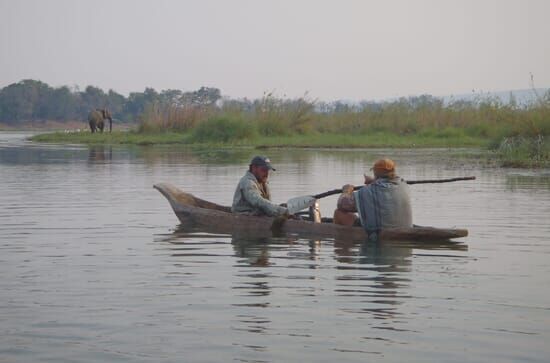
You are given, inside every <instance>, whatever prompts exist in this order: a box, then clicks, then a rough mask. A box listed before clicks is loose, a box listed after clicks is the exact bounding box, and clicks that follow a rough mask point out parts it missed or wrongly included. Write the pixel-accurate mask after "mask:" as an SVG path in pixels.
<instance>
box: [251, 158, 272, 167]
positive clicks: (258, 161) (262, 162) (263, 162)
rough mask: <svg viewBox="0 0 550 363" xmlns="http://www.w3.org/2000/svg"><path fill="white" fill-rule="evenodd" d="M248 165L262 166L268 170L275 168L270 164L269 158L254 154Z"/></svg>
mask: <svg viewBox="0 0 550 363" xmlns="http://www.w3.org/2000/svg"><path fill="white" fill-rule="evenodd" d="M250 165H257V166H263V167H266V168H268V169H270V170H275V168H274V167H273V166H271V160H269V158H267V157H265V156H254V158H252V160H251V161H250Z"/></svg>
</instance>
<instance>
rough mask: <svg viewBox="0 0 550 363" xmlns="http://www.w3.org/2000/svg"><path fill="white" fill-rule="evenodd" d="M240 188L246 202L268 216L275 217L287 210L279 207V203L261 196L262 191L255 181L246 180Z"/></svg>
mask: <svg viewBox="0 0 550 363" xmlns="http://www.w3.org/2000/svg"><path fill="white" fill-rule="evenodd" d="M241 190H242V193H243V196H244V198H245V199H246V200H247V201H248V203H250V204H251V205H252V206H253V207H254V208H258V209H260V210H261V211H262V212H264V213H265V214H266V215H268V216H270V217H276V216H279V215H282V214H285V213H287V212H288V210H287V209H286V208H285V207H281V206H280V205H277V204H275V203H272V202H271V201H270V200H268V199H265V198H264V197H262V193H261V192H260V189H259V188H258V186H257V185H256V184H255V183H252V182H248V183H246V184H245V185H243V187H242V189H241Z"/></svg>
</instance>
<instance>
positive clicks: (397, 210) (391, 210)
mask: <svg viewBox="0 0 550 363" xmlns="http://www.w3.org/2000/svg"><path fill="white" fill-rule="evenodd" d="M355 198H356V202H357V210H358V211H359V214H360V217H361V221H362V223H363V226H364V227H365V229H366V230H367V232H374V231H378V230H380V229H382V228H393V227H412V208H411V199H410V195H409V187H408V185H407V183H406V182H405V181H404V180H403V179H401V178H399V177H396V178H392V179H387V178H379V179H376V181H374V182H373V183H372V184H369V185H367V186H365V187H363V188H361V189H360V190H359V191H358V192H356V194H355Z"/></svg>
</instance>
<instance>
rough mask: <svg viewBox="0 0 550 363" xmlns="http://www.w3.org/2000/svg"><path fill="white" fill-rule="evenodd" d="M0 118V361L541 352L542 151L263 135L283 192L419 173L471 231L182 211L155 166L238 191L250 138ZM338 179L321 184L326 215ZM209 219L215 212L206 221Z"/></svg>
mask: <svg viewBox="0 0 550 363" xmlns="http://www.w3.org/2000/svg"><path fill="white" fill-rule="evenodd" d="M28 135H29V134H28V133H27V134H25V133H7V132H4V133H0V277H1V279H0V298H1V299H0V301H1V304H0V362H233V361H234V362H295V361H301V362H313V361H315V362H336V361H342V362H365V361H385V362H548V361H550V238H549V236H550V171H549V170H537V171H529V170H517V169H499V168H494V167H487V166H484V165H483V164H482V163H480V162H479V160H478V158H476V157H475V155H473V154H472V152H468V151H464V150H463V151H459V152H458V153H457V151H456V150H455V151H449V150H442V149H438V150H382V149H372V150H300V149H289V150H287V149H282V150H281V149H277V150H262V151H261V152H260V153H262V154H267V155H268V156H269V157H270V158H271V159H272V161H273V164H274V166H275V167H276V168H277V171H276V172H275V173H273V174H272V177H271V187H272V194H273V199H274V200H275V201H277V202H284V201H286V200H287V199H288V198H290V197H294V196H298V195H304V194H311V193H320V192H323V191H326V190H330V189H334V188H338V187H341V186H342V185H343V184H345V183H357V184H358V183H360V182H361V181H362V174H363V172H365V171H367V172H368V169H369V168H370V166H371V164H372V163H373V161H374V160H375V159H377V158H378V157H381V156H387V157H391V158H393V159H394V160H395V161H396V162H397V165H398V172H399V174H400V175H401V176H403V177H405V178H407V179H410V180H414V179H428V178H447V177H456V176H466V175H475V176H477V178H478V179H477V180H476V181H474V182H471V181H467V182H458V183H448V184H431V185H426V184H424V185H414V186H411V191H412V197H413V209H414V222H415V223H416V224H420V225H433V226H439V227H453V226H456V227H463V228H468V229H469V231H470V236H469V237H467V238H464V239H462V243H459V244H435V245H434V244H432V245H426V244H419V245H408V244H403V243H402V244H395V243H393V244H392V243H385V244H379V245H373V244H369V243H357V242H351V241H335V240H330V239H327V240H319V241H312V240H308V239H287V238H272V239H263V240H258V239H254V238H252V237H250V238H246V237H242V236H240V237H236V236H235V237H232V236H230V235H213V234H208V233H205V232H201V231H193V230H182V229H181V228H178V225H179V222H178V220H177V218H176V216H175V215H174V214H173V212H172V210H171V208H170V206H169V204H168V202H167V201H166V199H164V197H162V195H161V194H160V193H158V192H157V191H156V190H154V189H153V187H152V186H153V184H154V183H158V182H170V183H172V184H175V185H176V186H178V187H181V188H182V189H184V190H187V191H191V192H193V193H194V194H195V195H197V196H200V197H204V198H206V199H210V200H213V201H218V202H219V203H221V204H230V202H231V198H232V195H233V191H234V187H235V185H236V183H237V181H238V180H239V178H240V177H241V175H242V174H243V173H244V171H245V169H246V168H247V163H248V162H249V160H250V158H251V157H252V156H254V154H255V153H257V151H255V150H253V149H239V150H194V151H191V150H187V149H184V148H177V147H173V146H171V147H87V146H78V145H72V146H67V145H65V146H54V145H41V144H32V143H30V142H28V141H25V137H26V136H28ZM335 204H336V197H330V198H327V199H326V200H325V199H324V200H322V203H321V207H322V212H323V214H324V215H327V216H329V215H331V214H332V210H333V208H334V206H335ZM213 223H215V221H213Z"/></svg>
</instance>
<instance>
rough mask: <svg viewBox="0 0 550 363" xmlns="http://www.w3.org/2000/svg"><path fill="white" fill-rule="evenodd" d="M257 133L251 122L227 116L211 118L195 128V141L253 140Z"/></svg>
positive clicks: (193, 138)
mask: <svg viewBox="0 0 550 363" xmlns="http://www.w3.org/2000/svg"><path fill="white" fill-rule="evenodd" d="M256 135H257V132H256V129H255V128H254V126H253V125H251V124H250V123H248V122H246V121H244V120H242V119H240V118H231V117H227V116H217V117H212V118H209V119H208V120H206V121H203V122H201V123H199V124H198V125H197V126H196V127H195V129H194V130H193V137H192V140H193V141H194V142H213V143H216V142H235V141H242V140H251V139H253V138H255V137H256Z"/></svg>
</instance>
